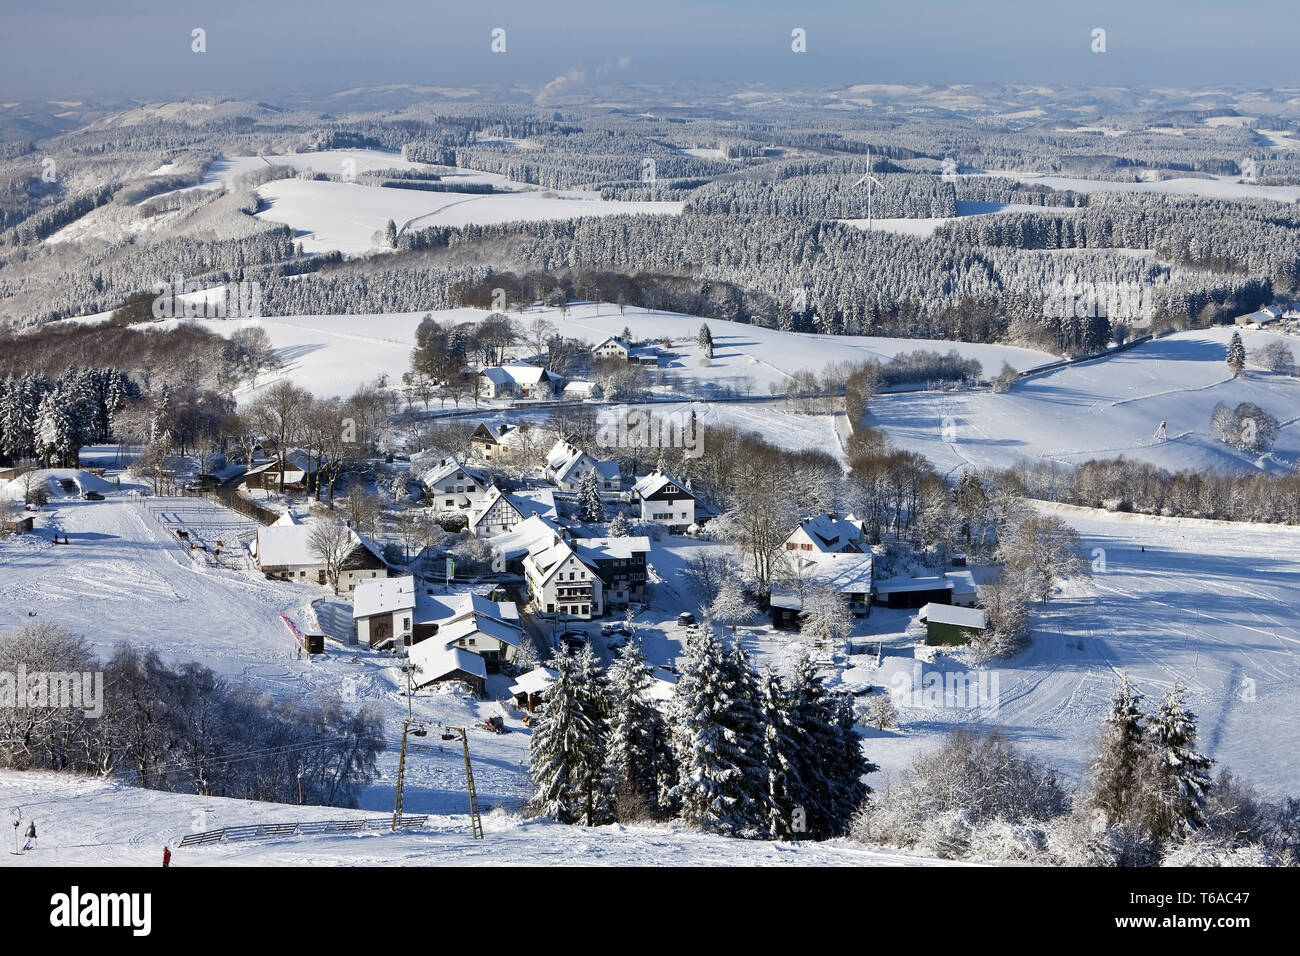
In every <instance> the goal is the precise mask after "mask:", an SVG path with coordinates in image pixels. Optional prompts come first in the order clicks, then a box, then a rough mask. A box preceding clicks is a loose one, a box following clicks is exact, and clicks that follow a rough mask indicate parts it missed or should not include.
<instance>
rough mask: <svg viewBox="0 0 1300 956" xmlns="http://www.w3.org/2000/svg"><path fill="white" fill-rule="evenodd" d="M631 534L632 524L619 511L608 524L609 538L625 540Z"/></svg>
mask: <svg viewBox="0 0 1300 956" xmlns="http://www.w3.org/2000/svg"><path fill="white" fill-rule="evenodd" d="M631 533H632V522H631V521H629V520H628V518H627V515H626V514H625V513H624V512H622V511H620V512H618V514H616V515H614V520H613V521H611V522H610V523H609V536H610V537H611V538H626V537H627V536H628V535H630V534H631Z"/></svg>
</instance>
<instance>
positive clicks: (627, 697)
mask: <svg viewBox="0 0 1300 956" xmlns="http://www.w3.org/2000/svg"><path fill="white" fill-rule="evenodd" d="M653 680H654V668H653V667H652V666H651V665H650V664H649V662H648V661H647V660H646V656H645V653H644V652H643V651H642V650H641V644H640V642H639V641H633V642H631V643H629V644H628V645H627V646H625V647H624V648H623V649H622V650H621V651H620V652H619V654H618V657H617V659H616V660H615V661H614V663H613V665H611V667H610V669H609V696H610V717H609V732H608V735H607V739H606V749H605V768H606V774H607V776H608V777H609V780H610V783H611V784H612V787H613V792H614V798H615V802H616V809H617V815H618V819H619V820H621V821H624V822H627V821H631V820H636V819H639V818H642V817H644V816H653V815H655V814H657V813H658V811H659V779H660V776H661V774H662V773H663V772H664V770H665V764H666V761H667V724H666V723H665V722H664V719H663V715H662V714H661V713H660V712H659V709H658V708H657V707H655V706H654V704H652V703H651V702H650V701H648V700H647V699H646V696H645V695H646V689H647V688H648V687H650V685H651V683H652V681H653Z"/></svg>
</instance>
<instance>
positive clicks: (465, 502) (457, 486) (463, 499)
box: [420, 458, 488, 512]
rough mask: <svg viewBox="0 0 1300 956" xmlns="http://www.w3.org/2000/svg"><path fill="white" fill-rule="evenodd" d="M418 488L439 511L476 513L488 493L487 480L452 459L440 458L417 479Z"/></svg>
mask: <svg viewBox="0 0 1300 956" xmlns="http://www.w3.org/2000/svg"><path fill="white" fill-rule="evenodd" d="M420 484H422V485H424V487H425V489H427V491H428V497H429V500H430V502H431V503H432V505H433V507H434V508H437V509H438V510H440V511H469V512H473V511H478V510H479V509H480V508H482V506H483V501H484V499H485V498H486V496H487V493H488V480H487V479H486V478H484V477H483V475H482V474H480V473H479V472H477V471H475V470H474V469H472V468H470V467H468V466H466V465H462V464H461V463H460V462H459V461H457V460H456V459H455V458H443V459H442V460H441V461H439V462H438V464H437V465H435V466H434V467H432V468H430V469H429V470H427V471H426V472H425V473H424V474H423V475H421V476H420Z"/></svg>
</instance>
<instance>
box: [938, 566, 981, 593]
mask: <svg viewBox="0 0 1300 956" xmlns="http://www.w3.org/2000/svg"><path fill="white" fill-rule="evenodd" d="M943 576H944V577H945V578H947V579H948V580H949V581H951V582H952V591H953V593H954V594H976V593H978V588H976V586H975V575H974V574H972V573H971V572H970V571H946V572H944V575H943Z"/></svg>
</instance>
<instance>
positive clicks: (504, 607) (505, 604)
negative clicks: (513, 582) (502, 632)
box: [415, 590, 519, 633]
mask: <svg viewBox="0 0 1300 956" xmlns="http://www.w3.org/2000/svg"><path fill="white" fill-rule="evenodd" d="M415 598H416V601H415V619H416V621H417V623H420V624H437V625H438V626H439V627H438V630H439V633H441V632H442V627H443V625H445V624H447V623H449V622H451V621H458V620H460V619H462V618H466V617H470V616H473V615H476V614H477V615H479V616H481V617H490V618H495V619H496V620H499V621H504V622H506V623H508V624H516V625H517V624H518V622H519V609H518V608H517V607H516V606H515V602H514V601H493V600H491V599H490V598H486V597H483V595H481V594H473V593H471V592H468V591H462V592H460V593H458V594H429V593H428V591H427V590H417V591H416V595H415Z"/></svg>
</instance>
